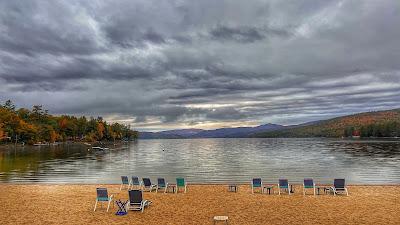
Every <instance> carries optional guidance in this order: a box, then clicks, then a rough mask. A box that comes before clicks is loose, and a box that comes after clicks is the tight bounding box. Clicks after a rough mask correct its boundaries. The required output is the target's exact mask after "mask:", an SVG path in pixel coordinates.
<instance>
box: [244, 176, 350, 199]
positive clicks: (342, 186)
mask: <svg viewBox="0 0 400 225" xmlns="http://www.w3.org/2000/svg"><path fill="white" fill-rule="evenodd" d="M273 187H274V186H273V185H264V184H263V182H262V180H261V178H253V180H252V182H251V192H252V193H253V194H254V191H255V190H256V189H260V192H261V193H264V190H265V189H267V190H268V191H269V192H271V190H273ZM277 188H278V194H279V195H281V191H282V192H287V193H288V194H289V195H290V194H291V193H292V192H293V190H292V186H291V185H290V184H289V181H288V179H279V182H278V185H277ZM320 188H323V189H324V191H325V190H327V191H329V192H330V193H333V195H337V194H340V193H345V194H346V195H347V196H348V195H349V192H348V190H347V187H346V182H345V179H334V180H333V186H331V187H320V186H316V185H315V182H314V180H313V179H311V178H306V179H304V181H303V195H305V194H306V191H307V189H312V190H313V192H314V195H316V190H317V189H318V190H319V189H320Z"/></svg>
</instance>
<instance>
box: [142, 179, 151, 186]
mask: <svg viewBox="0 0 400 225" xmlns="http://www.w3.org/2000/svg"><path fill="white" fill-rule="evenodd" d="M143 184H144V186H145V187H150V186H151V181H150V178H143Z"/></svg>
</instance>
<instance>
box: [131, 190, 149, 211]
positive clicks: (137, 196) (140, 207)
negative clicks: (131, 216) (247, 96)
mask: <svg viewBox="0 0 400 225" xmlns="http://www.w3.org/2000/svg"><path fill="white" fill-rule="evenodd" d="M128 193H129V203H128V204H127V206H126V207H127V210H135V211H142V212H143V211H144V208H145V207H146V206H149V205H150V204H151V201H148V200H144V199H143V192H142V190H129V191H128Z"/></svg>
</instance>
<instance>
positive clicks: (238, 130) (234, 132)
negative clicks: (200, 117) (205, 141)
mask: <svg viewBox="0 0 400 225" xmlns="http://www.w3.org/2000/svg"><path fill="white" fill-rule="evenodd" d="M283 128H284V126H282V125H278V124H271V123H269V124H265V125H261V126H257V127H235V128H220V129H216V130H204V131H201V132H199V133H197V134H195V135H193V136H192V138H240V137H249V136H251V135H253V134H255V133H258V132H265V131H273V130H279V129H283Z"/></svg>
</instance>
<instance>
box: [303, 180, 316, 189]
mask: <svg viewBox="0 0 400 225" xmlns="http://www.w3.org/2000/svg"><path fill="white" fill-rule="evenodd" d="M304 187H305V188H313V187H314V180H313V179H310V178H308V179H307V178H306V179H304Z"/></svg>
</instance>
